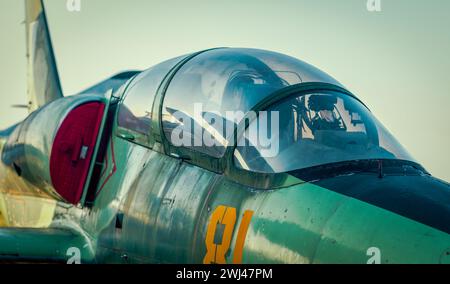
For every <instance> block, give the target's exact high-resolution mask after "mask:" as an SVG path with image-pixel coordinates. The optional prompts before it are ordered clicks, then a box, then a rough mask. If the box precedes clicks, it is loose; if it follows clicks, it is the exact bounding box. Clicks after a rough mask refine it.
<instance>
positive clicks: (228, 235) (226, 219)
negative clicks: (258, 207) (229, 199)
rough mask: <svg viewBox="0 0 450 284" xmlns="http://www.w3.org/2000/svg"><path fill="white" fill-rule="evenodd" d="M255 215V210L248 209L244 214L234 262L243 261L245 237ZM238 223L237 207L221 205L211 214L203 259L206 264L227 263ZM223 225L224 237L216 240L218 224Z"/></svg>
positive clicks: (235, 248)
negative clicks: (227, 255) (218, 240)
mask: <svg viewBox="0 0 450 284" xmlns="http://www.w3.org/2000/svg"><path fill="white" fill-rule="evenodd" d="M252 216H253V211H250V210H247V211H245V212H244V215H243V216H242V221H241V225H240V226H239V231H238V234H237V237H236V244H235V246H234V253H233V263H234V264H239V263H241V262H242V253H243V249H244V243H245V237H246V236H247V231H248V227H249V225H250V221H251V219H252ZM235 224H236V208H234V207H227V206H223V205H220V206H218V207H217V208H216V210H214V212H213V213H212V215H211V220H210V222H209V225H208V230H207V232H206V240H205V242H206V250H207V252H206V255H205V258H204V259H203V263H204V264H212V263H216V264H226V254H227V252H228V250H229V249H230V245H231V239H232V237H233V232H234V226H235ZM219 225H220V226H221V227H222V231H223V232H222V239H221V241H220V242H216V240H215V237H216V233H217V228H218V226H219Z"/></svg>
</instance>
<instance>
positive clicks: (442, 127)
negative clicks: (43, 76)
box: [0, 0, 450, 181]
mask: <svg viewBox="0 0 450 284" xmlns="http://www.w3.org/2000/svg"><path fill="white" fill-rule="evenodd" d="M366 1H367V0H339V1H338V0H221V1H218V0H189V1H188V0H81V4H82V6H81V12H69V11H67V9H66V0H47V1H45V3H46V5H47V16H48V20H49V24H50V31H51V35H52V38H53V43H54V49H55V53H56V58H57V63H58V68H59V72H60V76H61V82H62V86H63V91H64V93H65V94H66V95H69V94H73V93H76V92H78V91H81V90H82V89H85V88H86V87H89V86H90V85H93V84H95V83H96V82H99V81H101V80H103V79H105V78H106V77H109V76H111V75H113V74H115V73H117V72H119V71H122V70H125V69H135V68H137V69H145V68H148V67H150V66H152V65H154V64H157V63H158V62H161V61H163V60H165V59H168V58H172V57H175V56H178V55H181V54H185V53H189V52H193V51H198V50H202V49H206V48H211V47H218V46H231V47H254V48H261V49H268V50H273V51H278V52H281V53H285V54H288V55H291V56H294V57H297V58H299V59H302V60H304V61H306V62H308V63H310V64H312V65H315V66H316V67H319V68H321V69H322V70H324V71H325V72H327V73H329V74H330V75H332V76H334V77H335V78H336V79H337V80H338V81H340V82H341V83H343V84H344V85H345V86H346V87H348V88H349V89H350V90H351V91H352V92H353V93H355V94H356V95H357V96H358V97H359V98H360V99H362V100H363V101H364V102H365V103H366V104H367V105H368V107H369V108H370V109H371V110H372V112H373V113H374V114H375V115H376V116H377V117H378V119H379V120H380V121H382V122H383V124H384V125H385V126H386V127H387V128H388V129H389V130H390V131H391V132H392V133H393V134H394V136H396V137H397V139H398V140H399V141H400V142H401V143H402V144H403V145H404V146H405V147H406V149H408V150H409V152H410V153H411V154H412V155H413V156H414V157H415V158H416V159H417V160H418V161H419V162H421V164H422V165H424V166H425V167H426V168H427V169H428V170H429V171H430V172H431V173H432V174H434V175H435V176H437V177H439V178H442V179H445V180H447V181H450V165H449V162H450V109H449V107H450V70H449V69H450V31H449V27H450V1H448V0H431V1H430V0H381V3H382V11H381V12H379V13H370V12H368V11H367V9H366ZM23 19H24V4H23V1H22V0H0V37H1V39H2V43H1V46H0V63H1V64H0V80H1V84H0V98H1V103H0V129H3V128H6V127H7V126H9V125H11V124H13V123H15V122H18V121H20V120H21V119H23V118H24V117H25V116H26V112H25V111H23V110H17V109H12V108H11V107H10V105H12V104H25V103H26V101H27V99H26V58H25V30H24V25H22V24H21V22H22V21H23Z"/></svg>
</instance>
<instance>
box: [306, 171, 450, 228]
mask: <svg viewBox="0 0 450 284" xmlns="http://www.w3.org/2000/svg"><path fill="white" fill-rule="evenodd" d="M313 183H314V184H316V185H318V186H320V187H322V188H326V189H328V190H331V191H334V192H337V193H340V194H343V195H346V196H349V197H352V198H355V199H358V200H360V201H363V202H366V203H369V204H372V205H374V206H377V207H380V208H383V209H385V210H388V211H391V212H393V213H395V214H398V215H401V216H404V217H406V218H409V219H412V220H414V221H417V222H420V223H422V224H425V225H427V226H430V227H433V228H435V229H438V230H440V231H443V232H446V233H447V234H450V185H449V184H447V183H445V182H443V181H441V180H439V179H436V178H433V177H432V176H429V175H427V174H423V173H422V174H419V173H415V174H398V173H394V174H385V175H379V174H375V173H352V174H345V175H341V176H335V177H332V178H324V179H320V180H318V181H315V182H313Z"/></svg>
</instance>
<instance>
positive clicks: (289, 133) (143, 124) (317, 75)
mask: <svg viewBox="0 0 450 284" xmlns="http://www.w3.org/2000/svg"><path fill="white" fill-rule="evenodd" d="M180 62H182V63H180ZM174 71H176V72H175V73H173V72H174ZM169 72H171V73H172V74H174V75H173V77H170V76H168V74H169ZM163 82H164V83H163ZM302 83H327V84H329V85H330V86H331V85H333V86H338V87H340V84H339V83H338V82H337V81H336V80H334V79H333V78H332V77H330V76H329V75H327V74H326V73H324V72H322V71H320V70H318V69H317V68H315V67H313V66H311V65H309V64H307V63H305V62H303V61H300V60H298V59H295V58H293V57H290V56H287V55H283V54H279V53H275V52H269V51H263V50H256V49H233V48H222V49H214V50H209V51H206V52H201V53H199V54H194V55H191V56H181V57H178V58H175V59H172V60H168V61H166V62H163V63H161V64H159V65H157V66H155V67H153V68H150V69H149V70H147V71H145V72H142V73H141V74H139V75H138V76H137V77H135V78H134V79H133V80H132V81H131V83H129V85H128V87H127V91H126V92H125V95H124V101H123V103H122V105H121V107H120V110H119V118H118V124H119V127H122V128H125V129H127V130H130V131H132V132H133V133H136V136H137V137H138V136H139V137H141V136H142V137H144V138H143V140H142V139H134V138H133V140H134V142H135V143H141V141H144V143H145V141H147V140H148V139H149V138H148V137H149V136H150V135H151V133H152V131H159V132H161V133H157V135H158V136H159V137H161V135H162V136H163V138H165V139H166V140H167V141H168V143H169V145H171V147H178V148H183V149H189V150H190V151H192V152H195V153H200V154H201V155H203V156H205V155H206V156H207V157H211V158H216V159H217V158H222V157H223V156H224V154H225V153H226V150H227V149H228V147H229V146H230V145H231V146H234V145H235V142H237V145H236V146H237V147H236V149H235V152H234V163H235V165H236V166H237V167H238V168H241V169H244V170H248V171H253V172H263V173H279V172H288V171H292V170H297V169H302V168H307V167H313V166H316V165H321V164H327V163H335V162H341V161H349V160H363V159H403V160H412V161H413V159H412V158H411V157H410V156H409V154H408V153H407V152H406V151H405V150H404V149H403V148H402V146H401V145H400V144H399V143H398V142H397V141H396V140H395V139H394V138H393V137H392V136H391V135H390V134H389V132H388V131H387V130H386V129H385V128H384V127H383V126H382V125H381V124H380V123H379V122H378V121H377V120H376V119H375V118H374V117H373V115H372V114H371V113H370V112H369V111H368V109H367V108H366V107H365V106H364V105H363V104H362V103H361V102H360V101H358V100H357V99H356V98H354V97H353V96H352V95H351V94H349V93H345V92H339V91H324V90H317V91H314V90H313V91H309V92H306V93H305V92H298V93H295V94H292V95H291V96H290V97H288V98H284V97H283V98H277V97H274V96H276V94H277V93H280V91H281V92H283V91H284V90H286V89H288V87H289V88H291V87H294V88H296V86H297V85H298V86H301V85H304V84H302ZM294 85H295V86H294ZM338 89H339V88H338ZM157 92H159V93H161V92H163V93H162V96H163V102H162V106H161V114H160V119H161V124H160V127H162V129H157V130H154V129H152V126H153V125H159V124H158V123H159V122H158V123H156V124H155V122H154V121H153V122H152V119H153V120H154V119H155V118H154V117H153V116H152V112H153V111H155V109H156V108H155V106H156V107H160V105H159V103H160V102H159V101H158V100H155V97H156V94H157ZM267 99H270V101H273V103H272V104H271V105H270V106H269V107H266V108H265V109H263V111H262V112H259V113H255V114H254V116H251V115H250V116H249V114H252V110H254V108H255V106H258V105H259V104H260V103H261V102H263V101H267ZM158 112H159V111H158ZM244 118H245V119H246V120H248V122H249V123H248V124H247V126H248V127H246V129H245V130H244V131H243V134H242V135H241V136H240V137H234V135H235V134H236V133H235V130H236V128H238V127H242V125H243V124H242V121H243V119H244ZM275 144H276V145H275ZM272 146H276V147H272ZM274 149H275V151H274Z"/></svg>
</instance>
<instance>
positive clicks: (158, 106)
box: [0, 0, 450, 264]
mask: <svg viewBox="0 0 450 284" xmlns="http://www.w3.org/2000/svg"><path fill="white" fill-rule="evenodd" d="M25 4H26V30H27V52H28V67H29V68H28V80H29V81H28V95H29V99H30V101H29V104H28V108H29V110H30V115H29V116H28V117H27V118H26V119H25V120H23V121H22V122H20V123H18V124H16V125H14V126H12V127H10V128H9V129H7V130H4V131H1V132H0V153H1V162H0V225H1V228H0V260H3V261H8V262H9V261H35V262H64V263H65V262H68V263H204V264H225V263H227V264H241V263H364V264H365V263H449V262H450V235H449V234H450V186H449V184H448V183H446V182H444V181H441V180H438V179H436V178H434V177H432V176H431V175H430V174H429V173H428V172H427V171H426V170H425V169H424V168H423V167H422V166H421V165H420V164H419V163H418V162H417V161H416V160H414V158H412V157H411V156H410V155H409V154H408V152H407V151H406V150H405V149H404V148H403V147H402V146H401V145H400V144H399V143H398V142H397V141H396V140H395V138H394V137H393V136H392V135H390V134H389V132H388V131H387V130H386V129H385V128H384V127H383V126H382V124H381V123H380V122H379V121H378V120H377V119H376V118H375V117H374V116H373V114H372V113H371V112H370V111H369V109H368V108H367V107H366V106H365V105H364V103H363V102H361V101H360V100H359V99H358V98H357V97H356V96H355V95H354V94H352V93H351V92H350V91H349V90H347V89H346V88H345V87H344V86H342V85H341V84H340V83H339V82H337V81H336V80H335V79H333V78H332V77H330V76H329V75H327V74H326V73H324V72H322V71H320V70H318V69H317V68H315V67H313V66H311V65H308V64H307V63H305V62H303V61H300V60H298V59H295V58H292V57H289V56H286V55H283V54H279V53H275V52H270V51H264V50H257V49H243V48H217V49H210V50H205V51H201V52H195V53H192V54H187V55H184V56H180V57H176V58H174V59H170V60H167V61H165V62H163V63H161V64H158V65H156V66H154V67H151V68H149V69H147V70H145V71H127V72H124V73H121V74H118V75H116V76H114V77H112V78H110V79H107V80H105V81H103V82H101V83H99V84H97V85H96V86H94V87H92V88H90V89H88V90H86V91H83V92H81V93H80V94H77V95H73V96H63V94H62V91H61V86H60V81H59V77H58V71H57V67H56V64H55V58H54V54H53V50H52V44H51V39H50V33H49V30H48V25H47V21H46V15H45V11H44V6H43V3H42V2H41V1H39V0H25ZM269 121H270V122H273V123H264V122H269ZM252 129H253V130H256V131H253V132H252V131H251V130H252ZM205 138H207V139H205ZM203 140H205V141H203ZM206 140H208V143H206Z"/></svg>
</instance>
